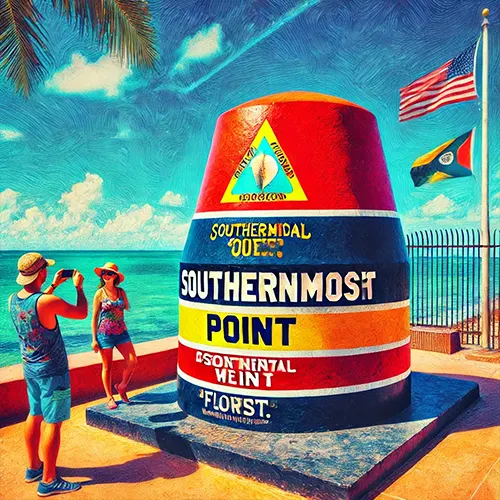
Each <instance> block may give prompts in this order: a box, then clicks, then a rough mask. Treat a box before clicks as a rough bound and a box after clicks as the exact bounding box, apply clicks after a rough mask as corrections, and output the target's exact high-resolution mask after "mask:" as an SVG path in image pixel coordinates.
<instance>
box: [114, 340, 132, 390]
mask: <svg viewBox="0 0 500 500" xmlns="http://www.w3.org/2000/svg"><path fill="white" fill-rule="evenodd" d="M116 348H117V349H118V350H119V351H120V354H121V355H122V356H123V359H124V360H125V370H123V376H122V381H121V383H120V384H118V389H120V391H125V390H127V386H128V384H129V382H130V379H131V378H132V374H133V373H134V370H135V367H136V366H137V356H136V354H135V349H134V344H132V342H125V343H124V344H118V345H117V346H116Z"/></svg>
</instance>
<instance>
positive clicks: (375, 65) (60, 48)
mask: <svg viewBox="0 0 500 500" xmlns="http://www.w3.org/2000/svg"><path fill="white" fill-rule="evenodd" d="M484 6H485V5H484V2H479V1H476V0H468V1H455V0H435V1H433V2H432V3H429V2H428V1H426V0H413V1H412V2H395V1H394V0H378V1H367V0H366V1H355V2H340V1H337V0H309V1H306V2H304V1H300V0H298V1H295V2H293V1H291V0H232V1H231V2H211V1H208V0H206V1H200V0H196V1H195V0H185V1H183V2H175V1H173V0H153V1H150V7H151V11H152V15H153V18H154V23H155V27H156V28H157V30H158V41H159V43H158V45H159V52H160V55H161V59H160V64H159V67H158V69H157V71H155V72H153V73H149V74H145V73H141V72H139V71H138V70H137V69H134V68H128V67H123V66H122V65H121V63H120V62H119V61H116V60H113V59H111V58H110V57H109V56H108V55H107V54H106V53H104V52H102V51H100V50H99V49H98V47H97V45H96V44H94V43H93V42H92V40H91V39H90V38H89V37H86V36H81V35H80V34H79V33H78V32H77V31H76V30H74V29H73V28H72V27H71V26H69V25H68V24H66V22H65V21H64V20H63V19H62V18H61V17H59V16H58V15H56V14H55V13H53V12H52V11H51V10H50V9H47V8H46V7H45V10H43V14H44V17H45V22H46V24H45V26H46V28H47V33H48V45H49V47H50V49H51V52H52V54H53V60H52V61H51V63H50V67H49V75H48V77H47V79H46V81H45V82H44V83H42V84H41V85H40V86H39V88H38V89H37V91H36V92H35V94H34V95H33V96H32V97H31V98H30V99H29V100H24V99H23V98H22V97H19V96H17V95H15V94H14V91H13V87H12V85H11V84H10V83H8V82H7V81H6V79H5V77H4V76H3V75H0V236H1V239H2V248H6V249H27V248H30V249H33V248H39V249H49V248H68V249H93V248H102V249H104V248H133V249H141V248H154V249H160V248H165V249H168V248H181V247H182V244H183V242H184V238H185V235H186V233H187V229H188V227H189V221H190V218H191V216H192V214H193V212H194V209H195V206H196V200H197V195H198V191H199V188H200V185H201V181H202V178H203V171H204V168H205V163H206V159H207V156H208V153H209V149H210V143H211V139H212V134H213V130H214V126H215V121H216V119H217V117H218V115H219V114H221V113H222V112H224V111H226V110H227V109H230V108H232V107H234V106H236V105H238V104H240V103H242V102H245V101H248V100H250V99H254V98H256V97H259V96H263V95H267V94H272V93H277V92H283V91H289V90H308V91H315V92H323V93H327V94H331V95H336V96H339V97H342V98H345V99H348V100H351V101H353V102H355V103H358V104H360V105H362V106H364V107H366V108H368V109H369V110H370V111H372V112H373V113H374V114H375V116H376V117H377V120H378V124H379V129H380V133H381V137H382V143H383V146H384V151H385V154H386V160H387V165H388V169H389V174H390V177H391V182H392V186H393V190H394V194H395V198H396V203H397V206H398V210H399V212H400V214H401V217H402V221H403V224H404V229H405V231H407V232H409V231H413V230H418V229H428V228H436V227H471V228H474V227H477V228H478V227H479V213H480V212H479V208H480V193H481V183H480V173H479V172H478V176H477V177H474V178H465V179H459V180H451V181H444V182H441V183H437V184H434V185H426V186H423V187H421V188H418V189H416V188H414V187H413V183H412V181H411V178H410V175H409V169H410V167H411V164H412V162H413V161H414V160H415V159H416V158H417V157H419V156H421V155H422V154H424V153H426V152H428V151H430V150H431V149H433V148H435V147H436V146H438V145H439V144H441V143H443V142H445V141H447V140H449V139H451V138H453V137H457V136H459V135H461V134H463V133H464V132H466V131H467V130H470V129H471V128H472V127H474V126H476V125H478V132H479V133H478V134H477V136H478V141H477V142H476V146H477V147H476V158H475V159H476V164H477V165H476V167H477V170H479V162H480V157H479V154H478V153H479V151H480V135H481V134H480V127H479V124H480V119H481V112H480V101H472V102H469V103H464V104H458V105H452V106H446V107H444V108H442V109H440V110H438V111H436V112H434V113H432V114H430V115H427V116H424V117H422V118H418V119H415V120H410V121H409V122H404V123H399V122H398V99H399V88H401V87H403V86H405V85H407V84H408V83H410V82H411V81H412V80H414V79H416V78H417V77H419V76H422V75H423V74H425V73H427V72H429V71H431V70H433V69H435V68H437V67H438V66H439V65H441V64H443V63H444V62H445V61H447V60H449V59H451V58H452V57H454V56H455V55H457V54H458V53H459V52H461V51H462V50H463V49H465V48H466V47H467V46H469V45H470V44H471V43H473V42H474V40H475V39H477V37H478V35H479V32H480V24H481V15H480V13H481V9H482V8H483V7H484ZM491 7H492V8H493V7H494V6H493V5H491ZM499 21H500V16H499V12H498V11H493V12H492V14H491V15H490V23H491V29H490V107H489V110H490V192H491V197H490V199H491V215H492V219H491V223H492V226H493V227H500V225H499V222H500V141H499V140H498V138H499V137H500V119H499V118H500V83H499V82H500V77H499V75H500V50H499V49H500V41H499V40H500V37H499V35H498V33H499V30H498V26H499V24H500V23H499ZM480 68H481V64H479V69H480ZM367 182H370V177H369V172H367Z"/></svg>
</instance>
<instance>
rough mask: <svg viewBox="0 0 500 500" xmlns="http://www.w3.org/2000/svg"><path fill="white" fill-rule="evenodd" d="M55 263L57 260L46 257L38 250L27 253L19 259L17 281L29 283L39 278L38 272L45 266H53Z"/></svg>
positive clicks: (23, 283)
mask: <svg viewBox="0 0 500 500" xmlns="http://www.w3.org/2000/svg"><path fill="white" fill-rule="evenodd" d="M55 263H56V261H55V260H52V259H46V258H44V257H43V256H42V255H41V254H39V253H36V252H30V253H25V254H24V255H22V256H21V258H20V259H19V260H18V261H17V269H18V271H19V274H18V275H17V279H16V281H17V282H18V283H19V284H20V285H23V286H24V285H29V284H30V283H33V281H35V280H36V279H37V277H38V274H39V273H40V271H41V270H42V269H43V268H44V267H47V266H53V265H54V264H55Z"/></svg>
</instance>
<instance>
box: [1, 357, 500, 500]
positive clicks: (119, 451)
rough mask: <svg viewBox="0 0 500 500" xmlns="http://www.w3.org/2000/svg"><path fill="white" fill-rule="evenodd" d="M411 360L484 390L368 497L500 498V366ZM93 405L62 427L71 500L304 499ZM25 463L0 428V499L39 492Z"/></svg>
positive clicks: (17, 433) (13, 439)
mask: <svg viewBox="0 0 500 500" xmlns="http://www.w3.org/2000/svg"><path fill="white" fill-rule="evenodd" d="M412 363H413V369H414V370H415V371H423V372H427V373H436V374H442V375H450V376H454V377H461V378H464V379H468V380H474V381H477V382H478V383H479V384H480V386H481V395H482V397H481V400H480V401H479V402H478V403H476V404H475V405H474V406H472V407H471V408H470V409H468V410H467V411H466V412H465V413H464V414H462V415H461V416H460V417H459V418H458V419H456V420H455V421H454V422H453V423H452V424H451V425H450V426H449V427H447V428H446V429H445V430H444V431H443V432H442V433H441V435H440V436H438V437H437V438H436V439H434V440H433V441H432V442H431V443H429V445H428V446H427V447H426V448H425V449H424V450H422V451H420V452H418V453H417V455H415V456H414V457H413V458H412V459H410V461H409V462H407V463H406V464H405V465H404V466H403V467H402V469H400V470H399V471H397V472H396V473H395V474H394V475H393V476H392V477H390V478H389V479H388V480H387V481H385V482H384V483H383V485H381V487H379V488H378V489H377V490H376V491H374V492H372V493H371V494H370V495H368V499H370V500H372V499H375V498H377V499H378V500H390V499H391V498H392V499H394V498H396V499H404V500H451V499H453V500H462V499H464V500H465V499H467V500H469V499H472V498H473V499H474V500H496V499H498V500H500V382H499V380H500V365H499V364H494V363H481V362H476V361H469V360H466V359H465V353H464V352H461V353H457V354H454V355H453V356H447V355H442V354H435V353H426V352H423V351H413V354H412ZM137 392H140V391H136V393H137ZM132 394H134V393H132ZM94 404H96V402H93V403H89V404H85V405H80V406H76V407H75V408H73V410H72V418H71V421H70V422H69V423H66V424H65V427H63V442H62V447H61V453H60V464H61V466H62V467H61V469H60V472H61V474H62V475H63V477H66V478H68V479H70V480H79V481H82V482H84V483H85V484H84V487H83V488H82V490H80V491H78V492H76V493H73V494H71V498H74V499H75V500H80V499H84V498H85V499H92V500H101V499H106V500H108V499H109V498H112V499H113V500H122V499H123V500H125V499H127V500H128V499H133V500H136V499H144V500H149V499H152V498H158V499H175V500H184V499H193V500H194V499H196V500H198V499H200V498H207V499H211V500H219V499H220V500H233V499H234V500H238V499H242V500H253V499H256V500H258V499H266V500H267V499H293V498H295V499H299V498H302V497H300V496H297V495H293V494H291V493H287V492H284V491H282V490H280V489H278V488H274V487H271V486H268V485H265V484H262V483H257V482H255V481H252V480H249V479H244V478H241V477H238V476H235V475H232V474H229V473H227V472H224V471H221V470H218V469H215V468H212V467H209V466H207V465H204V464H196V463H193V462H191V461H189V460H185V459H182V458H179V457H175V456H173V455H169V454H167V453H163V452H160V451H158V450H157V449H155V448H152V447H150V446H147V445H144V444H141V443H137V442H135V441H131V440H129V439H126V438H123V437H120V436H115V435H113V434H110V433H108V432H105V431H101V430H99V429H95V428H92V427H88V426H87V425H86V424H85V408H86V407H87V406H90V405H94ZM24 467H25V451H24V442H23V424H16V425H11V426H9V427H6V428H4V429H0V499H6V500H7V499H9V500H10V499H16V500H17V499H19V500H23V499H32V498H35V497H36V495H35V490H36V486H34V485H33V484H31V485H27V484H25V483H24V482H23V480H22V479H23V474H24ZM68 498H69V497H68Z"/></svg>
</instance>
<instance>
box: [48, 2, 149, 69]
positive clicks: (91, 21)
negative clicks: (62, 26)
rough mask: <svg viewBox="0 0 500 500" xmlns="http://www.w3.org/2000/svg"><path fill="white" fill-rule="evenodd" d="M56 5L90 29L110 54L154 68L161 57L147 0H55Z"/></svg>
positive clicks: (86, 29)
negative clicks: (159, 56)
mask: <svg viewBox="0 0 500 500" xmlns="http://www.w3.org/2000/svg"><path fill="white" fill-rule="evenodd" d="M52 3H53V5H54V7H55V8H57V9H58V10H60V11H61V12H62V13H63V14H64V15H65V16H66V17H67V18H68V19H72V20H74V21H75V23H76V24H77V26H78V27H79V29H80V31H81V32H87V31H88V32H91V33H92V34H93V35H94V36H95V37H96V39H97V40H98V41H99V42H100V43H101V44H102V45H107V47H108V50H109V52H110V54H111V55H115V56H119V57H120V58H121V59H122V61H125V62H126V63H128V64H131V65H134V66H139V67H142V68H147V69H151V68H154V66H155V63H156V60H157V58H158V51H157V49H156V33H155V30H154V28H153V26H152V20H151V14H150V12H149V8H148V4H147V2H146V1H144V0H52Z"/></svg>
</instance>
